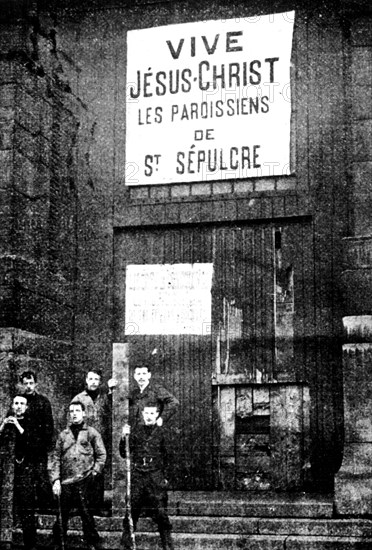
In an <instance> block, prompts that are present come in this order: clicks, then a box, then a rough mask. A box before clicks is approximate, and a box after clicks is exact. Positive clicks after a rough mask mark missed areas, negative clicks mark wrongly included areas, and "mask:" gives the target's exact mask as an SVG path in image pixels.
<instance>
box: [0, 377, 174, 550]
mask: <svg viewBox="0 0 372 550" xmlns="http://www.w3.org/2000/svg"><path fill="white" fill-rule="evenodd" d="M134 378H135V380H136V382H137V387H136V388H135V389H134V390H132V392H131V393H130V394H129V396H128V397H129V404H130V418H131V420H130V424H126V425H125V426H124V427H123V429H122V436H121V441H120V449H119V452H120V454H121V456H123V457H125V456H126V454H125V453H126V448H125V445H126V441H127V442H128V440H129V441H130V450H131V455H132V494H131V497H132V498H131V515H132V518H133V525H134V529H135V528H136V525H137V522H138V519H139V516H140V514H141V511H142V510H143V509H144V508H145V509H146V510H147V512H148V513H149V514H150V515H151V516H152V518H153V519H154V521H155V522H156V523H157V525H158V529H159V533H160V538H161V542H162V547H163V550H173V548H174V546H173V541H172V537H171V524H170V522H169V518H168V514H167V480H166V473H165V468H166V461H167V458H166V450H165V441H164V434H163V429H162V425H163V422H164V421H167V420H168V419H169V418H170V417H171V416H172V415H173V414H174V412H175V411H176V409H177V407H178V400H177V399H176V398H175V397H174V396H173V395H172V394H171V393H170V392H168V391H167V390H166V389H165V388H163V387H162V386H160V385H158V384H154V383H152V381H151V371H150V369H149V367H147V366H143V367H142V366H140V367H137V368H136V369H135V371H134ZM20 382H21V385H22V391H19V392H18V393H17V394H16V395H14V397H13V400H12V404H11V411H10V413H9V414H8V415H7V416H6V417H5V418H4V420H3V421H2V423H1V424H0V444H1V448H2V449H4V448H5V449H6V448H8V451H9V449H11V453H10V454H12V456H13V457H14V501H15V504H16V508H17V510H18V514H19V517H20V521H21V525H22V531H23V540H24V547H25V550H35V548H36V521H35V510H36V509H37V508H40V507H42V508H45V505H47V506H48V503H49V502H50V499H49V495H50V494H51V492H52V493H53V495H54V499H55V501H56V503H57V513H58V517H59V521H57V522H56V523H55V525H54V528H53V534H54V541H55V545H56V549H58V550H60V549H61V548H62V547H64V541H66V535H67V528H68V519H69V515H70V513H71V510H72V509H73V508H75V509H76V510H77V511H78V513H79V515H80V517H81V520H82V528H83V533H84V538H85V541H86V544H87V546H88V549H89V550H99V549H100V547H101V540H100V536H99V533H98V531H97V528H96V525H95V520H94V516H93V508H96V507H97V503H99V504H100V502H99V501H100V500H102V501H103V470H104V467H105V463H106V458H107V451H106V445H105V441H108V440H109V438H108V436H109V433H107V432H108V430H107V420H108V419H110V418H111V410H110V394H111V392H112V390H113V388H114V387H115V386H116V382H115V380H112V379H111V380H109V382H108V387H109V393H108V394H107V393H105V392H102V389H101V382H102V374H101V372H100V371H98V370H94V369H92V370H90V371H89V372H88V373H87V376H86V381H85V382H86V387H85V390H84V391H82V392H81V393H79V394H77V395H76V396H75V397H74V398H73V399H72V401H71V402H70V404H69V415H68V422H67V427H66V428H65V429H64V430H62V431H61V432H60V434H59V435H58V438H57V442H56V444H55V445H54V440H53V435H54V424H53V415H52V408H51V405H50V402H49V400H48V399H47V398H46V397H45V396H43V395H42V394H40V393H39V392H38V391H37V389H36V387H37V377H36V374H35V373H34V372H33V371H25V372H24V373H22V375H21V376H20ZM130 425H132V429H131V427H130ZM2 456H5V455H4V453H3V454H2ZM8 456H9V452H8ZM48 478H49V481H50V483H51V485H50V483H49V482H48ZM50 487H51V488H52V491H50ZM97 495H100V498H97ZM40 505H41V506H40ZM48 507H49V506H48ZM123 528H124V530H126V529H127V528H128V524H127V523H126V522H125V521H124V522H123ZM122 545H123V546H124V548H131V539H130V537H129V536H128V533H125V532H124V533H123V537H122Z"/></svg>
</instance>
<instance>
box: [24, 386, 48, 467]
mask: <svg viewBox="0 0 372 550" xmlns="http://www.w3.org/2000/svg"><path fill="white" fill-rule="evenodd" d="M25 417H26V418H27V420H28V421H29V422H30V432H31V433H30V445H31V446H32V448H33V453H34V455H35V458H37V457H38V458H40V459H41V458H42V457H43V456H44V457H46V455H47V453H48V452H50V451H52V450H53V447H54V422H53V414H52V407H51V405H50V401H49V399H48V398H47V397H45V395H41V394H40V393H36V392H35V393H34V394H33V395H27V411H26V414H25Z"/></svg>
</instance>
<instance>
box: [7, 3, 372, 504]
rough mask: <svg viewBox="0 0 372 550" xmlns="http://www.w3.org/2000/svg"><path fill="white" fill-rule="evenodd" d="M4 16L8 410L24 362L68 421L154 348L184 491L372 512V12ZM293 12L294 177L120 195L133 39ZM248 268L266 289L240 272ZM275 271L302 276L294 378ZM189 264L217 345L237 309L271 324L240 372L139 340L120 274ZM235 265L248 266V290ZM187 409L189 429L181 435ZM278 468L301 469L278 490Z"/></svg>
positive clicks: (118, 11)
mask: <svg viewBox="0 0 372 550" xmlns="http://www.w3.org/2000/svg"><path fill="white" fill-rule="evenodd" d="M2 6H3V9H2V10H1V15H0V28H1V34H0V66H1V71H0V158H1V167H2V169H1V171H0V194H1V202H0V219H1V225H0V227H1V229H0V231H1V243H0V252H1V253H0V273H1V279H0V327H1V328H0V335H1V338H0V342H1V362H0V365H1V374H2V379H3V381H4V383H3V385H2V388H1V390H0V391H1V394H0V395H1V400H0V403H1V407H2V411H3V412H4V411H5V410H6V408H7V406H8V402H9V397H10V395H11V393H12V391H13V389H14V387H15V384H16V378H17V373H19V372H20V371H21V370H23V369H24V368H25V367H30V368H33V369H36V371H37V372H38V374H39V378H40V387H41V389H42V391H43V392H45V393H46V394H48V396H49V397H50V398H51V399H52V401H53V404H54V413H55V417H56V419H57V426H59V427H60V426H62V425H63V422H64V411H63V407H64V406H65V405H66V404H67V403H68V400H69V398H70V396H72V395H73V394H74V393H76V391H75V390H76V388H77V387H80V385H81V384H82V381H83V373H84V372H85V370H86V368H87V366H88V365H89V366H91V365H93V366H97V367H101V368H103V370H104V373H105V374H104V375H105V378H106V379H108V378H109V377H110V376H111V368H112V366H111V365H112V344H113V342H123V341H128V342H130V345H131V346H132V349H134V350H135V351H134V352H133V356H132V360H133V365H134V364H136V362H137V364H138V363H141V362H142V361H144V360H146V358H147V359H148V357H149V356H150V352H151V350H153V349H160V353H159V354H158V355H157V356H156V357H155V359H154V362H155V363H154V364H155V365H156V376H158V377H159V379H163V380H164V379H166V380H167V383H168V385H169V386H170V389H172V391H173V392H174V393H175V394H177V396H178V397H180V400H181V412H182V414H181V419H177V421H176V423H175V425H174V426H173V428H174V430H176V432H177V434H178V435H179V436H180V437H179V438H177V439H179V441H184V442H185V443H184V444H183V446H182V444H181V443H179V446H177V445H174V447H172V452H174V453H175V454H177V456H182V457H184V460H183V461H182V460H181V461H180V465H178V466H177V468H175V470H174V472H173V477H174V483H175V485H176V486H177V487H178V488H180V489H187V490H190V491H192V490H195V489H196V488H198V487H199V488H200V486H203V488H205V489H206V490H210V489H215V488H220V489H222V490H224V489H226V490H228V489H231V488H236V487H237V486H238V488H239V489H242V488H243V489H244V490H246V489H252V488H253V489H259V490H263V491H264V490H266V489H272V488H280V489H284V490H293V489H297V490H298V489H300V490H314V489H316V490H325V491H330V490H333V487H334V489H335V493H334V494H335V506H336V509H337V511H338V513H339V514H341V515H343V514H344V515H365V514H371V511H372V481H371V468H370V465H371V456H372V425H371V416H372V415H371V411H372V395H371V389H370V388H371V387H372V386H371V382H372V380H371V376H372V375H371V345H372V344H371V319H372V317H371V316H372V305H371V299H370V282H371V254H370V248H371V242H370V241H371V229H370V228H371V219H370V218H371V208H370V202H371V192H370V186H371V167H372V158H371V155H372V152H371V145H370V134H371V132H370V130H371V120H372V107H371V105H372V101H371V99H372V81H371V66H372V34H371V25H372V18H371V11H370V7H369V6H368V4H367V3H366V2H364V1H363V0H360V1H355V2H351V1H350V2H349V1H348V0H343V1H339V2H317V3H315V4H311V6H308V5H307V3H302V2H289V1H288V2H261V3H257V2H255V1H252V2H248V1H241V2H235V3H234V4H233V5H232V4H230V3H229V2H225V1H223V0H219V1H218V2H204V3H202V4H200V5H199V4H196V3H194V2H187V1H177V0H164V1H159V2H154V1H152V0H147V1H146V0H136V1H133V2H115V1H111V2H110V1H107V2H98V1H95V0H89V1H88V2H85V3H84V5H81V4H80V3H76V2H73V1H72V0H71V1H69V0H64V1H63V2H53V1H51V2H48V1H46V0H45V1H39V2H28V1H26V0H25V1H22V0H19V1H16V0H4V1H3V2H2ZM289 10H295V14H296V19H295V26H294V35H293V36H294V42H293V44H294V45H293V57H292V63H293V82H292V97H293V107H292V119H291V120H292V122H291V156H292V159H294V166H295V169H294V171H293V172H292V173H291V174H289V175H287V174H283V175H280V176H278V175H276V176H271V177H261V178H260V177H256V178H246V179H226V180H223V181H213V180H211V181H206V180H203V179H201V180H200V181H193V182H183V183H182V182H181V183H179V182H178V183H172V184H159V185H152V186H150V185H147V186H146V185H139V186H128V185H126V183H127V181H126V177H128V171H127V170H128V159H126V156H125V147H126V141H125V132H126V117H125V108H126V102H127V99H128V96H127V94H128V88H127V82H126V54H127V43H126V33H127V31H128V30H131V29H141V28H151V27H158V26H162V25H175V24H182V23H187V22H197V21H208V20H216V19H226V20H230V19H234V18H235V20H238V19H239V18H244V17H246V18H249V17H258V16H261V15H264V14H268V13H280V12H283V11H289ZM272 239H274V240H272ZM252 243H254V244H252ZM216 251H217V252H216ZM242 251H244V253H243V252H242ZM248 257H249V258H253V265H254V266H255V267H254V269H255V273H254V275H249V274H248V269H247V268H245V267H244V266H243V261H242V260H241V258H248ZM279 258H280V262H282V261H283V262H284V264H283V265H284V266H285V267H287V268H288V270H289V271H288V273H289V272H290V270H291V269H293V270H294V281H295V283H294V285H295V287H294V296H295V298H294V299H293V300H292V302H291V304H292V305H291V307H292V306H293V307H294V313H293V315H294V317H293V318H291V319H292V321H291V322H292V325H291V326H292V332H291V333H290V336H288V334H289V333H288V332H287V333H285V334H284V340H285V343H284V344H283V345H284V347H283V348H282V351H283V350H284V351H283V353H284V354H287V355H286V356H288V357H289V359H288V360H287V361H283V362H281V363H280V362H278V361H276V359H275V357H277V355H278V353H279V351H280V350H279V351H278V341H279V340H280V337H279V336H278V333H273V332H270V331H272V330H274V329H271V328H270V327H271V324H270V323H271V321H269V320H268V319H269V317H270V315H271V317H272V316H273V315H274V313H273V312H274V309H275V307H276V308H277V305H278V304H277V302H275V298H269V297H268V296H271V295H273V293H274V294H275V292H274V290H273V289H274V286H273V283H272V282H271V281H272V280H271V279H269V277H273V276H274V275H273V273H274V274H275V276H276V277H277V278H278V277H279V275H281V273H279V271H275V269H276V268H275V267H272V266H277V267H278V265H279ZM239 261H240V262H241V263H240V264H239ZM176 263H181V264H197V263H200V264H202V263H213V264H214V265H215V266H219V267H218V269H219V270H220V271H218V270H217V271H218V274H219V275H218V277H217V276H216V277H217V279H218V281H217V282H216V281H215V283H214V284H215V285H216V286H215V287H214V292H215V294H214V298H213V300H214V301H213V304H214V305H213V307H215V309H214V312H213V313H212V321H213V323H212V324H213V327H212V332H211V335H212V336H213V337H214V336H216V334H217V332H218V330H220V329H221V331H223V330H225V329H226V326H225V325H223V323H224V322H225V321H226V318H227V317H226V315H227V314H226V311H229V313H228V315H229V316H230V317H228V318H229V319H232V318H233V317H234V316H235V317H234V318H235V320H236V319H237V318H238V316H239V315H242V319H243V321H242V322H243V324H244V323H245V324H246V325H247V326H248V325H249V323H248V322H247V319H245V317H244V316H245V315H248V314H249V315H251V318H252V316H253V317H254V323H252V324H254V326H255V327H260V328H257V330H256V329H254V330H252V331H251V332H250V333H249V327H248V328H247V329H246V330H247V332H246V333H244V334H245V337H244V338H245V340H244V338H242V342H240V344H239V345H240V347H239V346H237V347H236V348H234V349H233V348H231V349H229V352H231V357H232V356H234V358H235V359H234V361H235V363H234V362H231V365H232V366H231V368H232V370H231V371H229V372H227V371H224V370H223V368H222V369H221V364H222V363H221V364H218V360H217V358H216V357H217V356H216V353H217V352H216V349H217V348H216V347H215V346H216V344H215V341H212V340H211V338H212V336H211V335H210V334H209V335H208V336H207V337H206V336H205V335H202V336H203V337H201V338H200V339H199V340H198V339H197V338H194V339H192V338H188V337H185V338H179V339H177V338H176V337H175V338H173V339H172V338H170V337H168V336H167V335H163V336H164V338H155V337H153V335H147V336H146V337H142V336H143V335H142V336H141V335H136V334H131V332H130V331H129V330H128V322H129V321H130V320H129V319H126V289H125V277H126V268H127V266H128V265H165V264H167V265H168V264H170V265H172V264H176ZM244 265H245V264H244ZM280 265H282V264H280ZM226 266H235V267H234V269H235V268H236V270H238V271H239V269H241V270H243V269H244V270H245V271H244V273H245V275H244V277H245V278H244V277H243V279H244V280H243V282H242V279H239V280H238V278H235V277H236V273H237V271H235V272H233V270H232V268H231V270H229V269H230V268H228V267H226ZM242 266H243V267H242ZM257 266H259V267H257ZM216 269H217V268H216ZM217 271H216V273H217ZM242 272H243V271H242ZM217 279H216V280H217ZM262 281H268V282H267V285H268V286H267V288H264V285H265V284H266V283H265V282H264V283H262ZM285 284H287V285H290V284H291V283H290V278H289V279H287V283H283V285H284V286H285ZM239 285H240V286H239ZM270 285H271V286H270ZM279 286H280V285H279ZM284 286H283V288H284ZM252 288H254V289H255V294H254V298H252V303H253V302H254V306H252V307H251V309H250V310H249V311H248V310H246V309H245V307H246V305H244V304H246V302H245V301H244V300H245V299H246V296H247V295H248V293H249V292H250V289H252ZM276 288H278V286H277V287H276ZM270 289H271V291H270ZM287 290H288V289H287ZM277 291H278V290H277ZM270 292H271V294H270ZM278 292H279V291H278ZM239 304H243V305H239ZM293 304H294V305H293ZM224 308H225V309H224ZM234 308H236V309H234ZM237 309H240V310H241V312H242V313H240V312H239V313H237V311H236V310H237ZM247 311H248V313H247ZM275 311H277V309H276V310H275ZM252 312H253V313H252ZM271 317H270V318H271ZM218 323H220V325H219V324H218ZM244 326H245V325H244ZM218 327H219V328H218ZM221 327H222V328H221ZM221 331H220V332H219V334H222V332H221ZM274 332H275V331H274ZM273 334H274V336H273ZM208 338H210V339H208ZM217 340H218V338H217ZM289 340H290V341H289ZM273 341H274V344H273ZM218 342H219V344H218V346H222V344H221V342H222V339H221V338H220V340H218ZM275 342H276V344H275ZM223 345H226V340H223ZM275 346H276V347H275ZM286 346H287V347H286ZM288 346H289V347H288ZM218 349H220V351H221V349H222V347H220V348H218ZM247 349H249V350H250V351H249V353H248V352H247V351H246V350H247ZM144 350H145V351H144ZM252 350H253V351H252ZM288 350H290V351H288ZM221 353H222V352H221ZM247 353H248V354H247ZM234 354H235V355H234ZM239 354H240V355H239ZM288 354H289V355H288ZM274 356H275V357H274ZM273 357H274V359H273ZM231 361H232V360H231ZM243 364H244V365H245V366H242V365H243ZM247 364H248V365H249V368H247V367H246V365H247ZM218 365H219V366H218ZM252 365H254V368H253V366H252ZM251 367H252V368H251ZM258 372H259V373H260V374H258ZM247 403H248V405H247ZM195 411H196V414H195ZM192 415H195V416H196V417H197V418H196V419H195V421H193V422H191V423H190V420H187V421H183V420H182V418H183V419H185V418H187V419H190V418H191V417H192ZM119 420H120V419H118V423H120V422H119ZM190 425H192V426H193V428H192V429H189V428H188V427H187V426H190ZM193 441H194V442H196V445H195V446H194V447H191V446H190V442H193ZM190 449H191V450H192V452H191V451H190ZM244 449H245V450H247V449H248V453H247V452H246V451H244ZM293 449H295V452H293ZM188 453H189V454H188ZM294 455H295V456H294ZM195 457H196V458H195ZM298 457H300V459H298ZM284 462H285V464H287V465H288V464H289V466H288V468H287V469H286V470H285V474H284V475H282V476H278V471H281V468H282V465H283V464H284ZM113 470H114V475H115V468H114V469H113ZM246 472H248V474H249V475H245V474H246ZM275 472H276V473H275ZM243 474H244V475H243ZM334 481H335V483H334ZM236 484H238V485H236Z"/></svg>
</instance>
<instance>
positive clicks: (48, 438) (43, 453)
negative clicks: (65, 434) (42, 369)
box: [20, 370, 54, 508]
mask: <svg viewBox="0 0 372 550" xmlns="http://www.w3.org/2000/svg"><path fill="white" fill-rule="evenodd" d="M20 382H21V385H22V388H23V391H24V394H25V396H26V397H27V417H28V420H29V422H30V430H31V432H32V434H31V437H30V443H29V444H30V445H31V447H32V452H33V454H34V458H35V486H36V498H37V501H38V507H39V508H50V507H51V506H52V491H51V486H50V483H49V479H48V472H47V466H48V453H50V452H51V451H52V450H53V446H54V422H53V414H52V407H51V404H50V401H49V399H48V398H47V397H45V395H42V394H41V393H39V392H38V391H37V376H36V373H35V372H34V371H32V370H28V371H24V372H23V373H22V374H21V376H20Z"/></svg>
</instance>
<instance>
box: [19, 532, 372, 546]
mask: <svg viewBox="0 0 372 550" xmlns="http://www.w3.org/2000/svg"><path fill="white" fill-rule="evenodd" d="M101 537H102V542H103V548H104V549H105V550H114V549H119V548H120V533H118V532H103V533H101ZM173 540H174V544H175V548H176V549H177V550H371V548H372V538H370V537H368V538H365V537H342V536H334V537H324V536H323V537H322V536H297V535H295V536H293V535H290V536H286V535H256V534H251V535H248V534H240V535H237V534H236V535H233V534H196V533H194V534H192V533H173ZM21 541H22V537H21V533H20V531H19V532H17V533H15V540H14V543H15V547H18V548H19V550H21V548H22V542H21ZM51 544H52V538H51V534H50V531H41V532H39V533H38V545H40V547H41V546H42V547H45V548H46V547H50V545H51ZM67 547H68V548H74V549H75V548H76V549H79V550H80V549H83V548H86V545H85V543H84V541H83V537H82V533H81V532H80V531H69V534H68V542H67ZM136 547H137V550H160V549H161V545H160V539H159V535H158V533H154V532H152V533H146V532H141V533H137V534H136Z"/></svg>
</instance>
